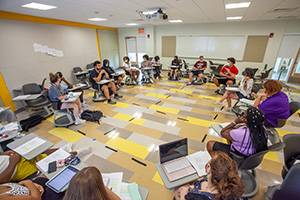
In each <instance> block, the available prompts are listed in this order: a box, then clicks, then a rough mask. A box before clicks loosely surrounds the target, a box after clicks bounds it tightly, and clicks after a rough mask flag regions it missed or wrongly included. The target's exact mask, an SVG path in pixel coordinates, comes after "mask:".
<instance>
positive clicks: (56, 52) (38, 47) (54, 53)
mask: <svg viewBox="0 0 300 200" xmlns="http://www.w3.org/2000/svg"><path fill="white" fill-rule="evenodd" d="M33 50H34V52H41V53H46V54H48V55H51V56H55V57H64V52H63V51H61V50H56V49H53V48H49V47H48V46H46V45H41V44H37V43H33Z"/></svg>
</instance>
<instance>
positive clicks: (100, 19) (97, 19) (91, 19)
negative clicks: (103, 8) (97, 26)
mask: <svg viewBox="0 0 300 200" xmlns="http://www.w3.org/2000/svg"><path fill="white" fill-rule="evenodd" d="M88 20H90V21H96V22H100V21H106V20H107V19H104V18H99V17H97V18H90V19H88Z"/></svg>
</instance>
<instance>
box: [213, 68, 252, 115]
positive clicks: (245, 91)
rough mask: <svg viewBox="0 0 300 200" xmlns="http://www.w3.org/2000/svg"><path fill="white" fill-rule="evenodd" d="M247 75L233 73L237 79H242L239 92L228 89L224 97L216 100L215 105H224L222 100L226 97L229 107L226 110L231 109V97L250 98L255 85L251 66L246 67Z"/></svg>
mask: <svg viewBox="0 0 300 200" xmlns="http://www.w3.org/2000/svg"><path fill="white" fill-rule="evenodd" d="M244 72H245V76H235V75H233V76H234V77H235V78H236V79H237V80H241V82H240V85H239V89H240V91H239V92H233V91H229V90H227V91H226V92H225V94H224V95H223V96H222V98H221V99H220V100H219V101H216V102H215V103H214V104H215V105H222V102H223V101H224V100H225V99H226V101H227V103H228V107H227V108H226V109H225V110H226V111H231V99H243V98H249V97H250V94H251V90H252V87H253V75H254V74H253V70H252V69H250V68H246V69H245V71H244Z"/></svg>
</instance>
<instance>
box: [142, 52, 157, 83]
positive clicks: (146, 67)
mask: <svg viewBox="0 0 300 200" xmlns="http://www.w3.org/2000/svg"><path fill="white" fill-rule="evenodd" d="M143 59H144V61H143V62H142V64H141V68H142V73H143V74H144V76H145V79H148V78H149V79H150V82H151V83H154V79H153V69H152V64H151V62H150V61H149V56H148V55H147V54H146V55H144V56H143ZM146 81H147V80H146Z"/></svg>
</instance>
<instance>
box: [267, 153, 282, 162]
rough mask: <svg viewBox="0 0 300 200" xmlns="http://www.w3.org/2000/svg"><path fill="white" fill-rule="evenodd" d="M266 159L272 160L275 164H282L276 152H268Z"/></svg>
mask: <svg viewBox="0 0 300 200" xmlns="http://www.w3.org/2000/svg"><path fill="white" fill-rule="evenodd" d="M264 159H268V160H272V161H275V162H280V161H279V159H278V156H277V153H276V152H275V151H271V152H268V153H267V154H266V155H265V156H264Z"/></svg>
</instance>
